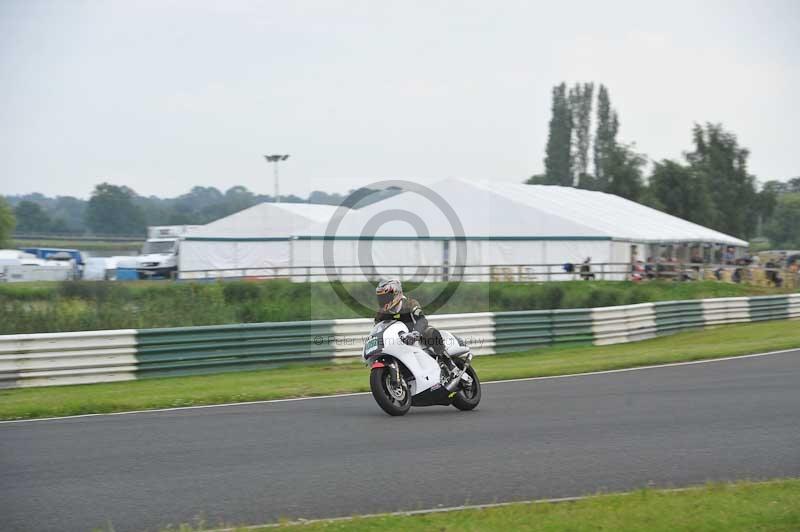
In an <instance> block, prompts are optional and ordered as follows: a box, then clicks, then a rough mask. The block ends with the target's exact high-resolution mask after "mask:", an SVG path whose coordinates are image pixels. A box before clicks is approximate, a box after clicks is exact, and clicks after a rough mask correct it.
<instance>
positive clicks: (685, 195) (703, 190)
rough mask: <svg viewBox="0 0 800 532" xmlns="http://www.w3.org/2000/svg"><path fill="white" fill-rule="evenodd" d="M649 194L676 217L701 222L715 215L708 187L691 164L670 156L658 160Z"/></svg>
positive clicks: (657, 203) (651, 179)
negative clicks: (683, 163)
mask: <svg viewBox="0 0 800 532" xmlns="http://www.w3.org/2000/svg"><path fill="white" fill-rule="evenodd" d="M649 193H650V195H651V197H652V199H654V200H655V202H656V204H655V205H653V206H656V207H658V208H659V210H662V211H664V212H666V213H668V214H672V215H673V216H677V217H679V218H683V219H684V220H689V221H691V222H694V223H697V224H701V225H703V224H705V223H706V222H707V221H708V220H709V219H711V218H712V211H713V209H714V205H713V202H712V201H711V195H710V193H709V191H708V186H707V184H706V182H705V180H704V179H703V178H702V177H701V176H699V175H697V174H696V173H695V172H694V171H693V170H692V168H691V167H689V166H684V165H682V164H680V163H678V162H676V161H670V160H668V159H664V160H663V161H661V162H658V163H655V165H654V167H653V173H652V174H651V176H650V187H649ZM651 201H652V200H651Z"/></svg>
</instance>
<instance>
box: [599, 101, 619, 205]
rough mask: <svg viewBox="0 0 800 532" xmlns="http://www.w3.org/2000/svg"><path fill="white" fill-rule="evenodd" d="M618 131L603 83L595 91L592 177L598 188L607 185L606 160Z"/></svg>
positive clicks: (616, 118) (611, 151) (609, 155)
mask: <svg viewBox="0 0 800 532" xmlns="http://www.w3.org/2000/svg"><path fill="white" fill-rule="evenodd" d="M618 131H619V117H618V116H617V112H616V111H614V109H613V108H612V107H611V98H610V97H609V95H608V89H607V88H606V87H605V85H600V88H599V89H598V91H597V129H596V130H595V136H594V177H595V180H596V187H597V188H598V189H599V190H605V189H606V187H607V185H608V179H609V176H608V175H607V174H606V173H605V169H606V167H607V163H606V161H607V159H609V158H610V157H611V156H612V154H613V153H614V149H615V147H616V145H617V132H618Z"/></svg>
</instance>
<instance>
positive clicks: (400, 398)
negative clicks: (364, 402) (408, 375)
mask: <svg viewBox="0 0 800 532" xmlns="http://www.w3.org/2000/svg"><path fill="white" fill-rule="evenodd" d="M369 388H370V390H372V397H374V398H375V402H376V403H378V406H380V407H381V409H383V411H384V412H386V413H387V414H389V415H390V416H404V415H405V414H406V413H407V412H408V411H409V409H410V408H411V393H410V392H409V390H408V384H406V381H405V379H403V377H402V376H401V377H400V382H399V383H398V386H392V384H391V372H390V371H389V368H386V367H384V368H375V369H373V370H372V371H371V372H370V374H369Z"/></svg>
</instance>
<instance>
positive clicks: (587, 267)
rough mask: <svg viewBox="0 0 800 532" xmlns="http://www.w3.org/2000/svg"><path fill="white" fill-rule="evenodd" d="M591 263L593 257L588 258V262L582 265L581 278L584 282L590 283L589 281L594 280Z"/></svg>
mask: <svg viewBox="0 0 800 532" xmlns="http://www.w3.org/2000/svg"><path fill="white" fill-rule="evenodd" d="M591 262H592V257H586V260H585V261H583V264H581V278H582V279H583V280H584V281H588V280H589V279H594V274H593V273H592V266H591Z"/></svg>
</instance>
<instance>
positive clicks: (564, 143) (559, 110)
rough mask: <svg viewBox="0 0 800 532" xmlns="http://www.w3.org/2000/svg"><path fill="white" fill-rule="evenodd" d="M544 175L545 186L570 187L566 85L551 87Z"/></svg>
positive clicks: (570, 146) (569, 147)
mask: <svg viewBox="0 0 800 532" xmlns="http://www.w3.org/2000/svg"><path fill="white" fill-rule="evenodd" d="M544 173H545V179H544V182H545V183H546V184H549V185H563V186H572V181H573V178H572V112H571V111H570V107H569V99H568V97H567V85H566V83H561V84H560V85H556V86H555V87H553V107H552V117H551V118H550V133H549V135H548V137H547V148H546V153H545V158H544Z"/></svg>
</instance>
